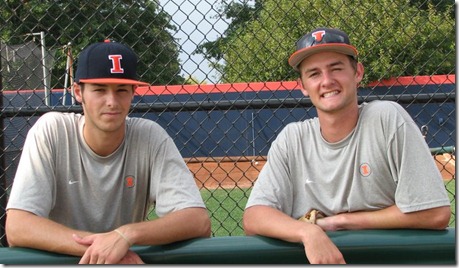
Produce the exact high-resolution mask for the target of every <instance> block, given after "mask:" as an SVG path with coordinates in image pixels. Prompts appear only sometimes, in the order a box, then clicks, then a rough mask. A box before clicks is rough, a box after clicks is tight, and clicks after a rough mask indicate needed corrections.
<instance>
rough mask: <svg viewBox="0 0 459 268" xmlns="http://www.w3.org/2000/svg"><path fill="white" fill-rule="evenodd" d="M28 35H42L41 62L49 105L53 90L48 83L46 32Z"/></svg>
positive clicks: (46, 100)
mask: <svg viewBox="0 0 459 268" xmlns="http://www.w3.org/2000/svg"><path fill="white" fill-rule="evenodd" d="M26 35H27V36H29V35H32V36H36V35H39V36H40V44H41V64H42V69H43V86H44V90H45V104H46V105H47V106H49V103H50V99H51V90H50V86H49V84H48V81H47V78H48V70H47V68H46V54H45V53H46V51H45V32H44V31H41V32H39V33H30V34H26Z"/></svg>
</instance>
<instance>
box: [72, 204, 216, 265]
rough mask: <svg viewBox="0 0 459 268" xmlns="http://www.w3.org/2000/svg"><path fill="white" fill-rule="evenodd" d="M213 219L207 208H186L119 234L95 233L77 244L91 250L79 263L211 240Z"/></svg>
mask: <svg viewBox="0 0 459 268" xmlns="http://www.w3.org/2000/svg"><path fill="white" fill-rule="evenodd" d="M210 233H211V230H210V219H209V216H208V214H207V210H206V209H204V208H186V209H183V210H179V211H176V212H173V213H170V214H168V215H166V216H164V217H162V218H159V219H155V220H152V221H145V222H139V223H131V224H127V225H123V226H121V227H119V228H117V229H116V231H112V232H108V233H103V234H94V235H90V236H86V237H84V238H78V237H75V241H77V242H78V243H80V244H83V245H88V246H89V248H88V249H87V250H86V252H85V254H84V255H83V257H82V258H81V260H80V264H91V263H106V264H115V263H119V262H120V260H121V258H122V256H125V255H126V254H127V253H128V250H129V247H130V246H131V245H134V244H135V245H162V244H169V243H172V242H176V241H181V240H186V239H191V238H197V237H209V236H210Z"/></svg>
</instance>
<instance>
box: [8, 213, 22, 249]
mask: <svg viewBox="0 0 459 268" xmlns="http://www.w3.org/2000/svg"><path fill="white" fill-rule="evenodd" d="M17 229H18V227H17V226H16V225H15V224H12V223H11V221H8V217H7V220H6V223H5V236H6V241H7V243H8V246H9V247H19V246H21V242H20V240H21V238H20V236H19V234H20V233H21V231H20V230H17Z"/></svg>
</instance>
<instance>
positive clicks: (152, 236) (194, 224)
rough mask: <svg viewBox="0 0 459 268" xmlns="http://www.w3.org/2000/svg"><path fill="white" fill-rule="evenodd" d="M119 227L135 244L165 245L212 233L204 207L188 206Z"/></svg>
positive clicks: (207, 235)
mask: <svg viewBox="0 0 459 268" xmlns="http://www.w3.org/2000/svg"><path fill="white" fill-rule="evenodd" d="M117 229H118V230H119V231H120V232H121V233H122V234H123V235H124V236H125V237H126V238H127V239H128V240H129V241H130V242H131V243H132V244H135V245H163V244H169V243H172V242H176V241H182V240H187V239H191V238H197V237H209V236H210V234H211V229H210V219H209V215H208V213H207V210H206V209H204V208H186V209H183V210H179V211H176V212H173V213H170V214H168V215H166V216H164V217H162V218H158V219H155V220H151V221H145V222H139V223H132V224H127V225H123V226H121V227H119V228H117Z"/></svg>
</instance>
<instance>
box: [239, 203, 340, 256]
mask: <svg viewBox="0 0 459 268" xmlns="http://www.w3.org/2000/svg"><path fill="white" fill-rule="evenodd" d="M243 221H244V230H245V232H246V234H247V235H263V236H268V237H273V238H277V239H280V240H284V241H288V242H296V243H302V244H303V245H304V249H305V254H306V257H307V258H308V260H309V262H310V263H311V264H336V263H345V260H344V258H343V255H342V254H341V252H340V251H339V249H338V248H337V247H336V245H335V244H333V242H332V241H331V240H330V238H329V237H328V236H327V234H326V233H325V232H324V231H323V230H322V229H321V228H320V227H319V226H318V225H315V224H311V223H306V222H302V221H298V220H296V219H293V218H292V217H290V216H288V215H286V214H284V213H282V212H281V211H278V210H276V209H274V208H270V207H267V206H253V207H250V208H248V209H246V210H245V212H244V218H243Z"/></svg>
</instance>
